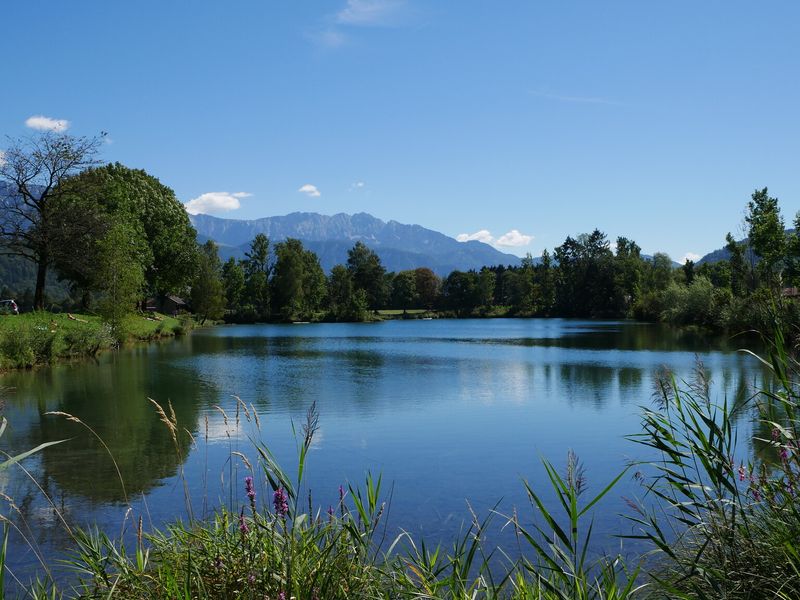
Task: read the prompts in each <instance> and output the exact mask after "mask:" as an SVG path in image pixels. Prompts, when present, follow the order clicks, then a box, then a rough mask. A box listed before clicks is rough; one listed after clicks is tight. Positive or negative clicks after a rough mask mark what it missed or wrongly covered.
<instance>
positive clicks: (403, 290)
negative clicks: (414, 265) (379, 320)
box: [391, 271, 418, 310]
mask: <svg viewBox="0 0 800 600" xmlns="http://www.w3.org/2000/svg"><path fill="white" fill-rule="evenodd" d="M417 299H418V296H417V283H416V278H415V276H414V271H401V272H400V273H398V274H397V275H396V276H395V278H394V279H393V280H392V295H391V303H392V307H393V308H402V309H403V310H407V309H409V308H414V305H415V304H416V302H417Z"/></svg>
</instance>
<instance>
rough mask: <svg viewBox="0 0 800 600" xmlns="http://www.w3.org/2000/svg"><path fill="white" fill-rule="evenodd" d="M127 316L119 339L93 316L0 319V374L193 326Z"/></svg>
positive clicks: (34, 314) (39, 314)
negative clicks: (121, 338)
mask: <svg viewBox="0 0 800 600" xmlns="http://www.w3.org/2000/svg"><path fill="white" fill-rule="evenodd" d="M155 316H156V317H158V318H148V317H145V316H142V315H129V316H128V317H126V318H125V321H124V323H123V328H124V331H125V340H124V341H123V342H122V343H119V342H118V341H117V340H116V339H115V338H114V336H113V335H112V333H111V329H110V328H109V326H108V325H107V324H105V323H103V322H102V321H101V319H100V318H99V317H97V316H94V315H86V314H71V313H51V312H30V313H23V314H21V315H14V316H7V317H3V318H2V319H0V375H2V374H3V373H7V372H10V371H21V370H28V369H36V368H39V367H46V366H52V365H56V364H62V363H69V362H71V361H76V360H84V359H87V358H95V357H97V356H98V355H100V354H101V353H104V352H108V351H113V350H116V349H119V348H125V347H128V346H130V345H134V344H140V343H149V342H154V341H160V340H165V339H169V338H174V337H178V336H181V335H185V334H187V333H188V332H189V331H191V330H192V329H194V328H195V327H196V326H197V325H196V323H195V322H194V320H193V319H192V318H191V317H188V318H187V317H180V318H175V317H169V316H166V315H161V314H156V315H155Z"/></svg>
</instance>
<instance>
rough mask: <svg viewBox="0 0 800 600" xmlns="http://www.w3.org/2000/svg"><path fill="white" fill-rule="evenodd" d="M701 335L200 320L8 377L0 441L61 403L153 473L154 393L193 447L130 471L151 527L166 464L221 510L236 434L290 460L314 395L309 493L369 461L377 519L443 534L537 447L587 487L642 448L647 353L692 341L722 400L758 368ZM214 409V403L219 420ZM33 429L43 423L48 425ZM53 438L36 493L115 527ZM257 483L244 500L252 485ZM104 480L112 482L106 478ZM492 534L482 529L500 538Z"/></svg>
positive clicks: (236, 499)
mask: <svg viewBox="0 0 800 600" xmlns="http://www.w3.org/2000/svg"><path fill="white" fill-rule="evenodd" d="M714 344H717V342H716V341H709V340H704V339H697V338H686V337H684V336H679V335H677V334H675V333H674V331H673V330H667V329H664V328H659V327H656V326H642V325H638V324H628V323H606V322H581V321H566V320H544V321H543V320H477V321H395V322H387V323H381V324H374V325H364V324H353V325H346V324H342V325H335V324H327V325H309V326H302V327H292V326H263V325H261V326H241V327H223V328H216V329H209V330H201V331H198V332H196V333H195V334H193V335H192V336H191V337H189V338H185V339H182V340H176V341H175V342H174V343H169V344H160V345H154V346H148V347H139V348H136V349H134V350H131V351H129V352H121V353H119V354H117V355H114V356H108V355H107V356H105V357H102V358H101V360H100V363H99V364H84V365H75V366H71V367H58V368H55V369H51V370H46V371H42V372H38V373H19V374H13V379H14V383H13V385H14V386H15V387H16V388H17V393H16V394H15V397H14V398H13V400H11V401H10V403H9V406H8V408H7V411H6V416H7V417H8V418H9V420H10V421H11V422H12V425H13V428H14V435H12V436H11V437H10V438H9V440H3V441H2V443H4V444H8V443H9V442H11V443H13V444H14V446H15V447H17V448H25V447H30V444H32V443H33V442H36V443H40V441H41V440H40V438H41V435H39V429H38V428H39V423H41V422H43V421H41V419H42V417H41V413H42V412H44V411H45V410H67V411H68V412H73V413H75V414H79V415H80V416H83V415H87V414H88V415H93V416H94V418H95V422H93V425H94V426H96V427H97V428H98V429H99V430H100V431H101V432H103V434H104V435H109V436H112V438H113V441H114V443H115V444H116V445H114V444H110V445H112V446H113V447H115V448H120V449H121V448H125V447H126V444H128V445H130V444H132V443H134V442H135V444H136V446H135V449H134V450H131V454H132V455H131V456H130V457H128V458H130V460H131V464H132V465H136V464H139V463H143V464H144V465H150V466H149V467H148V468H150V469H152V468H153V467H152V465H156V464H161V463H164V462H165V460H166V459H168V458H169V455H168V454H164V453H169V452H170V451H171V442H170V441H169V439H168V438H167V437H165V436H166V432H165V430H164V428H163V426H162V425H161V424H159V423H158V419H157V418H156V417H155V416H154V415H153V413H152V407H151V406H150V405H149V404H148V403H147V402H146V398H147V397H152V398H154V399H156V400H158V401H159V402H161V403H162V405H164V406H166V403H167V401H171V402H172V404H173V406H174V408H175V411H176V413H177V414H178V417H179V421H180V422H179V426H180V427H186V428H187V429H189V430H190V431H191V432H192V433H193V435H194V437H195V439H196V441H197V446H196V447H195V448H194V449H192V450H191V451H190V452H189V453H188V457H186V456H182V458H181V461H183V462H182V463H180V462H178V463H177V464H176V460H177V459H176V457H175V456H174V452H173V455H172V456H171V461H172V462H171V463H170V462H169V460H166V462H167V463H168V464H166V466H164V467H163V468H164V470H165V473H167V474H166V475H163V476H156V477H155V478H153V476H152V475H150V480H146V479H141V480H139V479H135V481H136V485H138V486H139V489H131V490H129V492H130V494H131V496H132V497H133V498H134V501H133V504H134V507H135V513H136V514H143V515H146V517H145V522H146V523H148V522H150V521H151V520H152V522H153V523H154V524H159V523H162V522H164V521H165V520H168V519H170V518H173V517H174V516H175V515H176V514H185V513H186V508H185V503H184V499H183V484H182V483H181V481H180V479H179V476H180V473H181V468H182V472H183V473H184V474H185V477H186V482H187V486H188V487H189V490H190V495H191V497H192V506H193V509H194V510H195V512H196V513H197V514H201V515H202V514H207V513H206V512H205V511H207V510H208V508H209V507H212V506H214V505H219V504H221V503H223V504H230V503H231V501H233V508H234V509H236V507H237V506H238V503H240V502H242V501H243V493H242V490H241V489H239V488H240V487H241V480H242V478H243V477H244V475H245V474H246V469H245V467H244V464H243V461H241V460H239V459H234V460H232V461H231V460H229V457H230V453H231V452H242V453H244V454H245V455H247V456H248V458H249V460H250V461H251V462H252V463H253V464H254V465H256V464H257V456H256V453H255V452H254V451H253V449H252V442H251V440H256V441H260V442H263V443H264V444H266V445H267V446H269V448H270V449H271V450H272V451H273V452H274V453H275V455H276V457H277V458H278V459H279V460H280V461H281V463H282V464H283V465H284V467H285V468H286V469H287V470H288V471H289V472H290V473H291V472H292V470H293V469H294V466H295V463H296V450H295V441H294V440H293V439H292V436H291V425H292V423H294V425H295V427H296V429H297V431H298V432H301V429H302V423H303V420H304V417H305V411H306V410H307V409H308V407H309V406H310V405H311V403H312V402H317V405H318V408H319V411H320V415H321V425H322V430H321V431H320V432H318V435H317V438H316V440H315V445H314V448H315V449H316V450H317V451H315V452H313V453H311V455H310V457H309V464H308V471H307V474H308V482H309V486H310V488H311V491H312V492H313V497H314V498H316V499H317V501H318V502H319V504H320V505H321V506H323V507H327V505H328V504H330V503H335V501H336V495H337V489H338V486H339V485H340V484H344V483H346V482H352V483H359V482H361V481H362V480H363V477H364V474H365V473H366V471H367V470H370V469H371V470H372V471H373V472H374V473H379V472H380V473H383V475H384V482H385V486H386V488H385V491H386V492H388V491H389V488H390V487H392V486H393V494H392V507H391V511H390V521H391V527H393V528H398V527H403V528H405V529H408V530H411V531H412V532H426V533H427V534H429V535H431V536H433V537H434V538H436V539H439V538H449V537H451V536H452V535H453V534H454V533H455V532H456V531H458V529H459V527H460V525H461V524H462V522H463V521H464V520H465V519H467V515H468V513H467V511H466V504H465V503H466V500H467V499H469V500H470V502H471V503H472V506H473V507H475V509H476V510H477V511H478V512H479V513H480V512H485V511H487V510H489V509H490V508H491V507H492V506H494V504H495V503H496V502H497V501H501V505H500V509H501V510H506V511H507V510H510V507H511V506H520V507H522V506H525V505H526V498H525V495H524V493H523V488H522V485H521V483H520V479H521V478H525V479H528V480H529V481H531V483H532V485H534V487H535V488H536V489H538V490H542V489H544V488H543V487H542V486H543V485H544V483H543V482H544V471H543V468H542V466H541V458H542V457H547V458H549V459H550V460H552V461H553V462H554V463H555V464H556V465H558V466H559V468H560V466H561V465H563V462H564V458H565V456H566V452H567V450H568V449H569V448H572V449H574V450H575V451H576V452H577V454H578V455H579V456H580V457H581V458H582V459H583V461H584V462H585V464H586V467H587V473H588V477H589V485H590V491H591V490H593V491H598V490H599V489H601V488H602V485H603V484H604V482H606V481H609V480H610V479H611V478H613V476H614V475H616V474H617V473H618V472H619V471H620V470H621V469H622V468H623V466H624V465H625V464H626V461H627V460H628V459H630V458H632V457H641V456H643V454H642V450H641V449H640V448H639V447H637V446H635V445H633V444H632V443H630V442H628V441H625V440H624V439H623V438H624V436H625V435H628V434H631V433H635V432H636V431H637V429H638V428H639V424H640V417H639V408H638V407H639V406H642V405H646V406H649V405H650V396H651V392H652V387H653V384H652V382H653V377H652V374H653V372H654V371H655V369H657V368H659V367H660V366H662V365H666V366H668V367H670V368H672V369H674V370H675V371H676V373H677V374H678V375H679V376H681V377H689V375H690V374H691V370H692V368H693V366H694V364H695V355H696V354H699V355H700V356H701V357H702V359H703V361H704V362H705V365H706V367H707V368H708V369H710V370H711V372H712V376H713V379H714V381H715V387H714V392H713V393H714V395H715V397H723V396H728V397H733V396H734V395H735V394H737V393H741V392H742V390H744V389H745V388H746V384H747V385H749V384H752V383H754V382H757V379H758V377H759V373H760V371H758V368H757V366H756V365H755V361H753V360H752V359H748V358H747V357H744V356H743V355H741V354H737V353H735V352H732V348H730V347H729V346H728V345H727V342H725V341H724V340H721V341H719V342H718V345H717V346H714ZM716 348H720V349H716ZM231 394H237V395H239V396H240V397H241V399H242V401H243V402H245V403H246V404H247V406H248V410H251V409H250V407H251V406H253V407H255V409H256V410H257V411H258V414H259V418H260V421H261V425H260V428H257V427H255V424H254V423H253V422H248V420H247V418H246V416H245V414H244V411H243V410H240V411H239V423H238V425H237V422H236V412H237V404H236V400H235V399H234V398H233V397H232V396H231ZM109 398H111V400H109ZM140 402H143V403H144V404H140ZM98 403H100V404H98ZM103 403H105V404H103ZM215 406H220V407H222V408H223V409H224V410H225V412H226V414H227V419H228V422H227V425H226V423H225V420H224V418H223V416H222V414H221V412H220V411H219V410H218V409H216V408H215ZM100 408H103V410H99V409H100ZM206 423H207V433H206ZM122 424H124V427H123V426H121V425H122ZM49 427H50V428H51V429H52V434H53V435H57V434H58V431H59V429H58V427H59V426H58V424H57V423H50V425H49ZM323 432H324V435H323ZM115 435H116V436H120V437H119V438H116V437H113V436H115ZM299 435H302V433H299ZM37 436H38V437H37ZM206 441H208V443H206ZM58 452H60V453H61V454H59V455H58V457H59V460H57V461H56V460H51V459H49V460H46V461H41V462H39V461H34V464H36V465H38V466H37V469H38V475H40V476H41V477H43V478H44V480H45V483H46V486H47V489H48V491H49V493H50V494H51V495H53V496H54V497H58V498H59V499H60V501H62V502H63V503H64V505H65V506H66V507H67V508H68V510H69V511H70V513H71V514H72V515H74V516H75V517H76V518H77V519H78V520H82V521H84V522H97V523H98V524H99V525H100V526H101V527H106V528H110V529H112V530H118V529H119V527H120V524H121V515H122V514H124V510H123V507H122V506H121V505H120V504H119V503H118V502H108V501H107V500H104V499H103V498H107V497H109V496H108V495H106V496H102V497H100V498H98V497H92V496H91V487H90V486H87V485H86V483H85V482H84V481H83V480H84V479H85V471H86V470H87V469H89V470H91V469H100V468H101V467H102V468H105V467H108V458H107V456H106V455H104V454H103V453H102V452H101V451H100V450H98V449H96V448H94V447H92V446H91V445H87V444H85V443H84V444H82V445H81V444H78V443H77V441H76V442H72V443H69V444H65V445H63V446H62V447H60V449H59V450H58ZM126 464H127V463H126ZM70 465H71V466H70ZM93 465H96V466H93ZM126 468H128V469H133V468H134V466H129V467H126ZM54 469H59V471H57V472H56V471H54ZM68 469H72V470H71V471H69V470H68ZM136 476H137V477H141V478H145V477H146V476H147V473H146V472H145V473H141V472H138V471H137V472H136ZM14 477H16V475H15V476H14ZM257 480H258V481H259V482H260V488H259V498H260V499H262V500H264V499H268V497H269V492H268V490H266V489H265V488H264V482H263V481H262V480H261V479H260V478H257ZM231 481H233V482H234V492H235V493H234V495H233V497H232V496H231V493H230V487H229V486H230V482H231ZM106 484H107V486H108V487H110V488H113V486H114V481H113V479H111V480H109V481H108V482H106ZM131 485H132V486H133V483H132V484H131ZM15 486H16V487H15ZM8 487H9V489H12V490H15V492H16V493H19V494H23V495H25V496H26V497H28V498H29V501H28V502H29V504H30V518H31V519H33V520H34V521H35V522H36V523H37V524H38V526H39V527H40V528H41V532H43V533H42V539H43V543H44V544H45V547H63V546H64V545H66V542H65V541H64V540H63V539H62V538H59V535H58V533H57V530H58V526H57V524H56V523H53V522H51V521H47V520H46V518H45V517H46V511H45V512H42V506H41V504H42V503H41V501H40V499H38V497H37V493H36V490H34V489H32V488H31V486H30V485H29V484H27V483H25V482H23V481H22V480H20V479H14V478H13V477H12V481H10V482H9V484H8ZM140 490H145V494H144V495H141V494H140V493H138V492H139V491H140ZM639 492H640V490H638V488H637V487H636V485H635V484H634V483H633V482H632V481H631V480H630V479H629V478H626V479H624V480H623V482H622V483H621V484H620V487H619V489H618V491H617V492H616V493H612V494H611V495H610V496H609V497H608V498H607V500H606V501H604V503H603V505H602V511H601V514H602V515H603V516H602V518H599V519H598V522H597V523H596V526H595V527H596V530H597V531H598V534H599V536H600V537H599V538H598V540H606V541H608V540H610V539H611V538H609V537H608V534H610V533H612V532H613V533H617V532H618V528H619V521H618V519H617V517H616V516H614V517H611V515H616V514H618V513H621V512H627V509H626V506H625V503H624V501H623V500H622V499H621V496H622V495H626V496H636V495H638V494H639ZM545 496H546V497H547V496H548V493H547V492H546V490H545ZM204 499H205V500H204ZM524 514H527V515H528V518H529V517H530V511H528V512H526V513H524ZM498 530H499V527H498ZM507 534H508V530H506V533H504V534H501V533H496V534H495V535H496V536H497V539H500V540H501V541H504V542H510V540H509V539H507V537H508V535H507ZM48 536H49V537H48ZM604 536H605V537H604ZM62 537H63V536H62ZM608 543H611V542H608ZM48 544H49V546H48ZM20 562H24V561H23V560H21V561H20Z"/></svg>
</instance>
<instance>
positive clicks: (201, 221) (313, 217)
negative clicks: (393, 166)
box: [189, 212, 521, 275]
mask: <svg viewBox="0 0 800 600" xmlns="http://www.w3.org/2000/svg"><path fill="white" fill-rule="evenodd" d="M189 218H190V219H191V221H192V225H193V226H194V228H195V229H196V230H197V233H198V239H200V240H201V241H205V240H207V239H211V240H214V241H215V242H216V243H217V244H219V246H220V255H221V257H222V258H223V259H227V258H229V257H231V256H233V257H235V258H242V257H243V256H244V252H245V251H246V250H247V248H248V246H249V243H250V241H251V240H252V239H253V238H254V237H255V236H256V235H257V234H259V233H263V234H265V235H266V236H267V237H269V238H270V241H273V242H280V241H282V240H285V239H286V238H289V237H292V238H297V239H299V240H301V241H302V242H303V245H304V246H305V247H306V248H308V249H309V250H312V251H314V252H315V253H316V254H317V255H318V256H319V258H320V263H321V264H322V268H323V269H324V270H326V271H330V269H331V268H333V267H334V266H335V265H337V264H343V263H345V262H346V261H347V251H348V250H349V249H350V248H352V247H353V245H354V244H355V243H356V242H358V241H361V242H363V243H365V244H366V245H367V246H369V247H370V248H371V249H372V250H374V251H375V252H376V253H377V254H378V256H380V257H381V261H382V262H383V264H384V266H385V267H386V268H387V269H388V270H389V271H403V270H408V269H414V268H417V267H429V268H431V269H432V270H433V271H434V272H436V273H437V274H439V275H447V274H448V273H450V272H451V271H454V270H469V269H480V268H481V267H483V266H492V265H499V264H503V265H518V264H519V263H520V260H521V259H520V258H519V257H518V256H515V255H513V254H507V253H504V252H501V251H499V250H497V249H496V248H493V247H492V246H490V245H488V244H485V243H483V242H479V241H477V240H471V241H468V242H459V241H457V240H455V239H454V238H451V237H449V236H447V235H445V234H443V233H441V232H438V231H435V230H433V229H428V228H426V227H423V226H421V225H416V224H405V223H400V222H399V221H395V220H389V221H383V220H382V219H379V218H377V217H374V216H372V215H370V214H369V213H365V212H359V213H355V214H352V215H350V214H347V213H342V212H340V213H336V214H334V215H323V214H320V213H315V212H293V213H289V214H288V215H282V216H275V217H261V218H259V219H250V220H248V219H224V218H220V217H215V216H212V215H205V214H197V215H190V216H189Z"/></svg>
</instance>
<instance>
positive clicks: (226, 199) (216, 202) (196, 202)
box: [184, 192, 253, 215]
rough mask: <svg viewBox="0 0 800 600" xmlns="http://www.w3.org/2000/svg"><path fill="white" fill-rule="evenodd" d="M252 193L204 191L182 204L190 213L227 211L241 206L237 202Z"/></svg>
mask: <svg viewBox="0 0 800 600" xmlns="http://www.w3.org/2000/svg"><path fill="white" fill-rule="evenodd" d="M252 195H253V194H249V193H247V192H236V193H233V194H229V193H228V192H206V193H205V194H200V195H199V196H198V197H197V198H192V199H191V200H189V201H188V202H187V203H186V204H184V206H185V207H186V212H188V213H189V214H190V215H196V214H199V213H203V214H213V213H221V212H228V211H231V210H236V209H238V208H240V207H241V203H240V202H239V200H240V199H241V198H247V197H249V196H252Z"/></svg>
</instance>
